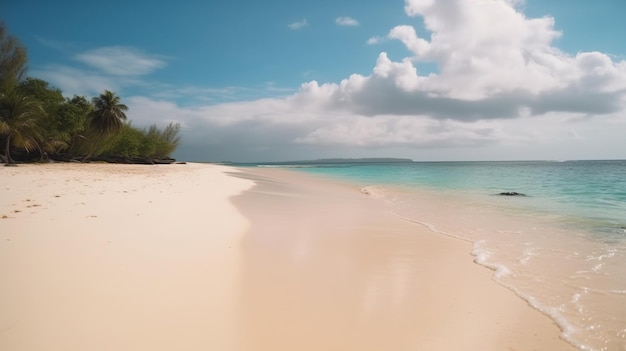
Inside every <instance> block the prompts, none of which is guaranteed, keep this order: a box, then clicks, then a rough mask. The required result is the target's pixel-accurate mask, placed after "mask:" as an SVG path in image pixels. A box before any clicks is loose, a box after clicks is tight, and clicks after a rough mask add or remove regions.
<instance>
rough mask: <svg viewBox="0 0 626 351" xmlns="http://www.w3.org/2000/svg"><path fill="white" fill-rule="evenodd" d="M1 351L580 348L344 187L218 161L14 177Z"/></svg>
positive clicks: (17, 172) (465, 256)
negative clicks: (45, 350)
mask: <svg viewBox="0 0 626 351" xmlns="http://www.w3.org/2000/svg"><path fill="white" fill-rule="evenodd" d="M0 177H1V178H2V186H1V187H0V217H3V216H6V217H4V218H2V219H0V279H2V281H3V282H4V283H5V284H6V285H4V286H5V287H6V288H5V289H3V290H2V291H0V349H5V348H6V349H11V350H15V351H20V350H32V349H47V350H52V351H55V350H64V351H65V350H77V351H78V350H84V349H90V350H103V351H104V350H111V349H117V350H136V349H151V350H171V349H173V348H180V349H185V350H206V349H215V350H235V351H248V350H259V351H269V350H272V351H273V350H278V351H280V350H320V349H331V350H349V349H359V350H381V349H389V350H394V351H399V350H416V349H418V350H420V349H421V350H435V351H436V350H467V349H480V350H494V351H495V350H506V349H511V350H535V349H536V350H574V348H573V347H571V346H570V345H569V344H567V343H566V342H565V341H563V340H561V339H560V338H559V329H558V327H557V326H556V325H555V324H554V323H553V322H552V320H550V319H549V318H548V317H547V316H545V315H543V314H541V313H540V312H538V311H536V310H535V309H533V308H531V307H530V306H528V305H527V304H526V303H525V302H524V301H523V300H522V299H520V298H519V297H517V296H516V295H515V294H514V293H513V292H512V291H510V290H508V289H506V288H504V287H502V286H500V285H498V284H497V283H495V282H494V281H492V279H491V276H492V273H493V272H492V271H490V270H488V269H486V268H484V267H482V266H479V265H478V264H475V263H474V262H473V257H472V256H471V255H470V251H471V244H470V243H467V242H463V241H460V240H458V239H454V238H450V237H444V236H440V235H435V234H433V233H431V232H429V231H428V230H427V229H426V228H420V226H417V225H415V224H412V223H408V222H406V221H403V220H401V219H399V218H398V217H396V216H393V215H392V214H391V213H389V212H386V211H385V208H384V206H382V202H381V201H377V200H376V199H373V198H371V197H368V196H365V195H364V194H362V193H360V192H359V191H358V189H353V188H350V187H349V186H346V185H344V184H340V183H338V182H332V181H327V180H324V179H323V178H317V177H314V176H308V175H305V174H301V173H297V172H293V171H289V170H283V169H258V168H257V169H253V168H250V169H248V168H233V167H230V166H221V165H213V164H193V163H190V164H186V165H166V166H145V165H108V164H107V165H99V164H78V165H75V164H51V165H32V166H30V165H28V166H23V167H22V166H20V167H17V168H13V167H9V168H6V169H3V170H2V172H0Z"/></svg>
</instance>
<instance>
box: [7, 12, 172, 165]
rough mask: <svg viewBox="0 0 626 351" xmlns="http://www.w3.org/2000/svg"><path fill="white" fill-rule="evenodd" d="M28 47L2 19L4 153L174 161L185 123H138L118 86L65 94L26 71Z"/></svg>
mask: <svg viewBox="0 0 626 351" xmlns="http://www.w3.org/2000/svg"><path fill="white" fill-rule="evenodd" d="M27 61H28V59H27V53H26V48H25V47H24V46H23V45H22V44H21V43H20V41H19V40H18V39H17V38H15V37H14V36H12V35H10V34H9V33H8V31H7V28H6V25H5V24H4V23H2V22H1V21H0V158H1V159H2V161H3V162H5V163H6V164H7V165H9V164H13V163H14V162H15V161H14V159H17V158H19V159H20V160H29V161H32V160H46V159H54V160H76V161H89V160H108V161H118V162H141V163H153V162H171V161H173V160H172V159H171V158H170V156H171V154H172V153H173V152H174V151H175V150H176V147H177V146H178V143H179V141H180V137H179V135H178V134H179V131H180V125H179V124H177V123H170V124H168V125H167V126H165V127H164V128H163V129H160V128H158V127H157V125H152V126H150V127H148V128H138V127H135V126H133V125H132V123H131V122H130V120H129V119H128V117H127V115H126V113H127V112H128V110H129V108H128V106H126V105H125V104H123V103H122V102H121V98H120V97H119V96H118V95H117V94H116V93H114V92H112V91H109V90H105V91H104V92H103V93H101V94H100V95H99V96H96V97H93V98H92V99H88V98H87V97H84V96H76V95H75V96H73V97H72V98H67V97H64V95H63V92H62V91H61V90H59V89H56V88H54V87H52V86H50V84H49V83H48V82H46V81H45V80H42V79H38V78H33V77H25V74H26V64H27Z"/></svg>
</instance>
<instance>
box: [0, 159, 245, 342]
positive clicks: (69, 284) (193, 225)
mask: <svg viewBox="0 0 626 351" xmlns="http://www.w3.org/2000/svg"><path fill="white" fill-rule="evenodd" d="M224 169H225V168H222V167H219V166H211V165H193V164H188V165H166V166H143V165H98V164H78V165H73V164H51V165H22V166H20V167H15V168H10V167H6V168H5V167H2V168H1V169H0V179H1V182H0V217H5V216H6V217H8V218H3V219H0V281H1V282H2V288H1V289H0V350H12V351H19V350H24V351H26V350H59V351H61V350H63V351H69V350H76V351H78V350H227V349H228V347H229V345H230V343H231V340H232V339H233V337H234V336H233V335H232V334H231V333H233V332H235V329H234V328H233V325H234V322H235V321H234V318H235V315H234V314H233V313H232V311H234V310H236V308H237V304H236V300H235V298H234V297H236V295H237V294H238V292H237V291H238V289H237V286H238V284H239V282H238V279H237V277H238V272H237V267H238V261H239V256H238V254H239V251H238V249H237V246H238V245H239V242H240V241H241V236H242V235H243V234H244V232H245V230H246V229H247V227H248V222H247V221H246V219H245V218H243V217H242V216H241V214H239V213H238V212H237V210H236V209H235V208H234V206H233V205H232V204H231V203H230V202H229V198H230V197H231V196H233V195H236V194H238V193H240V192H242V191H244V190H245V189H248V188H249V187H250V186H252V183H251V182H250V181H247V180H242V179H237V178H233V177H229V176H227V175H226V174H224V173H223V170H224Z"/></svg>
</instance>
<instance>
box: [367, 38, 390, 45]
mask: <svg viewBox="0 0 626 351" xmlns="http://www.w3.org/2000/svg"><path fill="white" fill-rule="evenodd" d="M385 40H386V38H385V37H371V38H369V39H367V45H375V44H380V43H382V42H384V41H385Z"/></svg>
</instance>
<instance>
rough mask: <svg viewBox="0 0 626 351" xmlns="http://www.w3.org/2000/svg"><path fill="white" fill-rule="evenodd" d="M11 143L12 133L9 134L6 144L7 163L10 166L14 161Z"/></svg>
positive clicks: (5, 155)
mask: <svg viewBox="0 0 626 351" xmlns="http://www.w3.org/2000/svg"><path fill="white" fill-rule="evenodd" d="M10 145H11V135H10V134H9V135H7V141H6V145H5V146H4V158H5V161H6V165H7V166H8V165H9V164H10V163H12V161H13V160H11V154H10V151H9V149H10V147H9V146H10Z"/></svg>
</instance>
